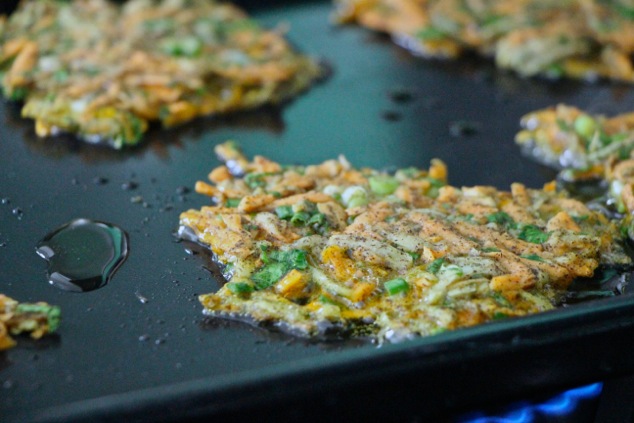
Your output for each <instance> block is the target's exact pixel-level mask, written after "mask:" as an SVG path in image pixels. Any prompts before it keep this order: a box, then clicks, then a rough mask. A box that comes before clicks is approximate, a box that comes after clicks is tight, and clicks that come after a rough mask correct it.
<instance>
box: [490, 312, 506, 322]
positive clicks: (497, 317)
mask: <svg viewBox="0 0 634 423" xmlns="http://www.w3.org/2000/svg"><path fill="white" fill-rule="evenodd" d="M492 317H493V320H502V319H508V318H509V317H510V316H509V315H508V314H506V313H502V312H500V311H496V312H495V313H493V316H492Z"/></svg>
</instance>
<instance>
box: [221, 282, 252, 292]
mask: <svg viewBox="0 0 634 423" xmlns="http://www.w3.org/2000/svg"><path fill="white" fill-rule="evenodd" d="M227 289H228V290H229V291H231V292H233V293H234V294H236V295H244V294H248V293H251V292H253V290H254V288H253V285H251V284H250V283H248V282H228V283H227Z"/></svg>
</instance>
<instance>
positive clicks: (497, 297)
mask: <svg viewBox="0 0 634 423" xmlns="http://www.w3.org/2000/svg"><path fill="white" fill-rule="evenodd" d="M491 297H493V299H494V300H495V302H496V303H498V304H499V305H501V306H503V307H511V303H510V302H509V300H507V299H506V297H505V296H504V295H502V294H500V293H499V292H495V291H494V292H493V294H491Z"/></svg>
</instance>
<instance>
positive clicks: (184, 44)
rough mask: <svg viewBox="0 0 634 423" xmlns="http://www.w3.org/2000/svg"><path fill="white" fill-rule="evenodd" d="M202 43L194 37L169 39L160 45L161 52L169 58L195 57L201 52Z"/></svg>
mask: <svg viewBox="0 0 634 423" xmlns="http://www.w3.org/2000/svg"><path fill="white" fill-rule="evenodd" d="M202 48H203V43H202V41H200V40H199V39H198V38H196V37H192V36H189V37H182V38H170V39H167V40H165V41H163V43H162V44H161V50H162V51H163V52H164V53H166V54H169V55H170V56H184V57H195V56H198V55H200V53H201V52H202Z"/></svg>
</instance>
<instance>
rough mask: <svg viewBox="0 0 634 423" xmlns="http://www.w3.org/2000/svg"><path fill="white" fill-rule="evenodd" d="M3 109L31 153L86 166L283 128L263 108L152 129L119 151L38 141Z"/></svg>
mask: <svg viewBox="0 0 634 423" xmlns="http://www.w3.org/2000/svg"><path fill="white" fill-rule="evenodd" d="M5 109H6V111H7V113H4V122H3V124H4V125H5V126H6V127H8V128H11V130H12V132H17V133H20V135H21V136H20V138H22V139H23V140H24V142H25V143H26V145H27V147H28V148H29V150H30V151H31V152H33V153H35V154H38V155H42V156H45V157H49V158H53V159H59V158H62V157H65V156H68V155H77V156H79V157H80V158H81V160H82V161H84V162H87V163H99V162H113V161H122V160H127V159H129V158H130V157H137V158H139V157H143V156H145V155H146V154H148V153H149V154H152V155H155V156H157V157H159V158H160V159H163V160H167V159H168V158H169V154H170V148H178V149H182V148H184V147H185V145H186V144H187V143H189V142H192V141H194V142H196V141H198V140H200V139H201V138H202V137H204V136H205V135H209V134H213V133H214V132H216V131H221V130H227V129H229V130H248V131H266V132H269V133H272V134H280V133H282V132H283V131H284V129H285V124H284V120H283V118H282V110H281V106H265V107H261V108H258V109H256V110H252V111H247V112H241V113H234V114H229V115H226V116H217V117H203V118H198V119H196V120H194V121H192V122H189V123H188V124H185V125H182V126H179V127H176V128H170V129H164V128H161V127H160V126H152V127H151V128H150V130H149V131H148V132H147V133H146V134H145V139H144V140H143V141H142V142H141V144H140V145H139V146H137V147H134V148H129V149H126V150H123V151H119V150H113V149H111V148H109V147H107V146H105V145H91V144H87V143H86V142H83V141H80V140H79V139H77V138H76V137H74V136H72V135H68V134H60V135H58V136H55V137H48V138H39V137H38V136H37V135H35V132H34V131H33V125H32V123H31V122H30V121H28V120H26V119H23V118H21V117H20V106H19V105H18V104H16V103H7V104H5Z"/></svg>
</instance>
